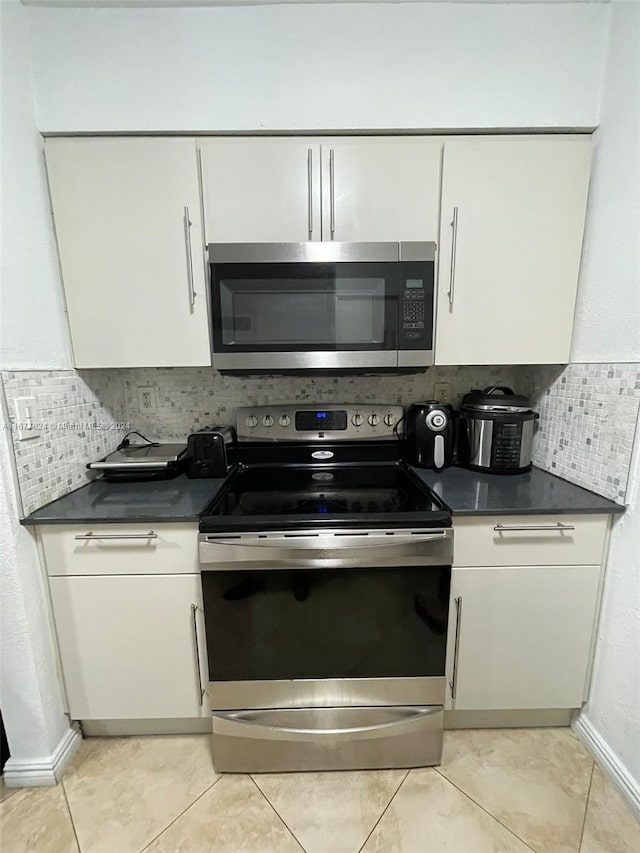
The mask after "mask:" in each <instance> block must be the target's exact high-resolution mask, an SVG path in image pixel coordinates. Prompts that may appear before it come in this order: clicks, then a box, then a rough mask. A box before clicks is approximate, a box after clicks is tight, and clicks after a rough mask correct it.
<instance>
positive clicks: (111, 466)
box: [87, 441, 187, 483]
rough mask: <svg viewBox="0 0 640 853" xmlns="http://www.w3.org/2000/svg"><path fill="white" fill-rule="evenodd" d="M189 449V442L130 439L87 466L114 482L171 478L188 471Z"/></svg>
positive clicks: (104, 478) (103, 477)
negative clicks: (174, 442) (137, 441)
mask: <svg viewBox="0 0 640 853" xmlns="http://www.w3.org/2000/svg"><path fill="white" fill-rule="evenodd" d="M186 450H187V448H186V445H185V444H160V443H159V442H154V441H147V443H146V444H142V443H139V444H133V443H127V444H124V445H122V446H120V447H118V448H117V449H116V450H114V451H112V452H111V453H109V454H107V456H105V457H104V459H99V460H98V461H96V462H89V463H88V464H87V468H88V469H89V470H90V471H98V472H99V473H100V474H102V479H103V480H109V481H111V482H114V483H127V482H133V483H135V482H141V481H144V480H170V479H172V478H173V477H177V476H178V474H181V473H182V472H183V471H184V467H185V458H186Z"/></svg>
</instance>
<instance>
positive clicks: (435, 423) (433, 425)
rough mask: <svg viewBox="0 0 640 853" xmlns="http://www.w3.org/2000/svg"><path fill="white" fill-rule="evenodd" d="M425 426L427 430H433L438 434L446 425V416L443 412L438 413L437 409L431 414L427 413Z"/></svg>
mask: <svg viewBox="0 0 640 853" xmlns="http://www.w3.org/2000/svg"><path fill="white" fill-rule="evenodd" d="M426 422H427V426H428V427H429V429H432V430H434V431H435V432H440V430H443V429H444V428H445V427H446V425H447V416H446V415H445V413H444V412H440V411H438V410H437V409H436V410H435V411H433V412H429V414H428V415H427V417H426Z"/></svg>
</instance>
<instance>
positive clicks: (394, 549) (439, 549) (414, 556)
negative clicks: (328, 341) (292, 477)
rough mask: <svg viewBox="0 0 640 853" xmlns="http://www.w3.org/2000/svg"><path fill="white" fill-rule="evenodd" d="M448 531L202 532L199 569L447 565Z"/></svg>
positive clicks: (448, 561) (450, 534) (450, 532)
mask: <svg viewBox="0 0 640 853" xmlns="http://www.w3.org/2000/svg"><path fill="white" fill-rule="evenodd" d="M452 534H453V531H452V530H451V529H449V530H438V531H435V532H434V533H430V534H422V533H414V534H409V535H405V534H400V535H398V534H397V533H393V534H389V535H385V534H384V533H382V534H378V535H371V534H369V535H366V536H362V535H357V534H355V533H354V535H348V534H344V535H335V534H312V533H308V534H307V535H283V536H269V537H267V536H266V535H265V538H264V539H263V538H258V537H257V536H238V538H236V539H232V538H227V537H226V536H221V537H220V538H217V537H216V536H215V535H206V534H205V535H201V536H200V547H199V554H200V568H201V570H202V571H225V570H226V571H233V570H235V569H238V568H240V567H241V566H242V565H245V566H247V567H248V566H250V567H251V569H252V570H260V569H262V570H267V569H271V568H273V567H280V568H288V567H296V568H299V569H305V568H319V569H330V568H347V567H355V566H371V565H375V564H376V561H378V560H379V561H381V562H384V564H385V565H386V564H388V563H389V561H390V560H392V559H393V560H402V559H411V560H420V562H421V563H422V564H424V565H447V564H450V563H451V544H450V543H451V536H452Z"/></svg>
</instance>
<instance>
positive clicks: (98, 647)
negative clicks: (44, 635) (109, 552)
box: [49, 574, 207, 720]
mask: <svg viewBox="0 0 640 853" xmlns="http://www.w3.org/2000/svg"><path fill="white" fill-rule="evenodd" d="M49 583H50V587H51V598H52V603H53V612H54V618H55V623H56V630H57V634H58V643H59V647H60V657H61V660H62V671H63V674H64V680H65V685H66V689H67V698H68V700H69V713H70V714H71V716H72V717H73V718H74V719H79V720H92V719H93V720H96V719H97V720H108V719H136V718H138V719H159V718H167V717H196V716H201V715H202V714H205V713H206V709H205V708H204V706H201V704H200V703H201V693H200V679H204V678H205V673H206V672H207V667H206V662H205V660H204V655H205V654H206V651H205V650H206V644H205V641H204V636H203V635H202V631H203V622H202V609H201V608H202V591H201V586H200V575H199V574H198V575H162V576H153V575H147V576H142V575H132V576H123V575H118V576H115V575H114V576H105V575H103V576H98V577H55V578H50V580H49ZM192 605H196V607H197V610H196V612H195V616H196V626H197V629H198V631H199V632H200V640H196V631H195V627H196V626H194V614H193V608H192ZM198 672H200V677H199V675H198ZM203 683H204V682H203Z"/></svg>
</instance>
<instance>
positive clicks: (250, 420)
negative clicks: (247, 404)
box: [245, 415, 258, 428]
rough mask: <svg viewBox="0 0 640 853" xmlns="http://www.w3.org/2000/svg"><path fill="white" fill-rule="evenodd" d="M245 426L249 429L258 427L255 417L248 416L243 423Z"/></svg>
mask: <svg viewBox="0 0 640 853" xmlns="http://www.w3.org/2000/svg"><path fill="white" fill-rule="evenodd" d="M245 424H246V425H247V426H248V427H251V428H253V427H257V426H258V419H257V417H256V416H255V415H249V417H248V418H247V419H246V421H245Z"/></svg>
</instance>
